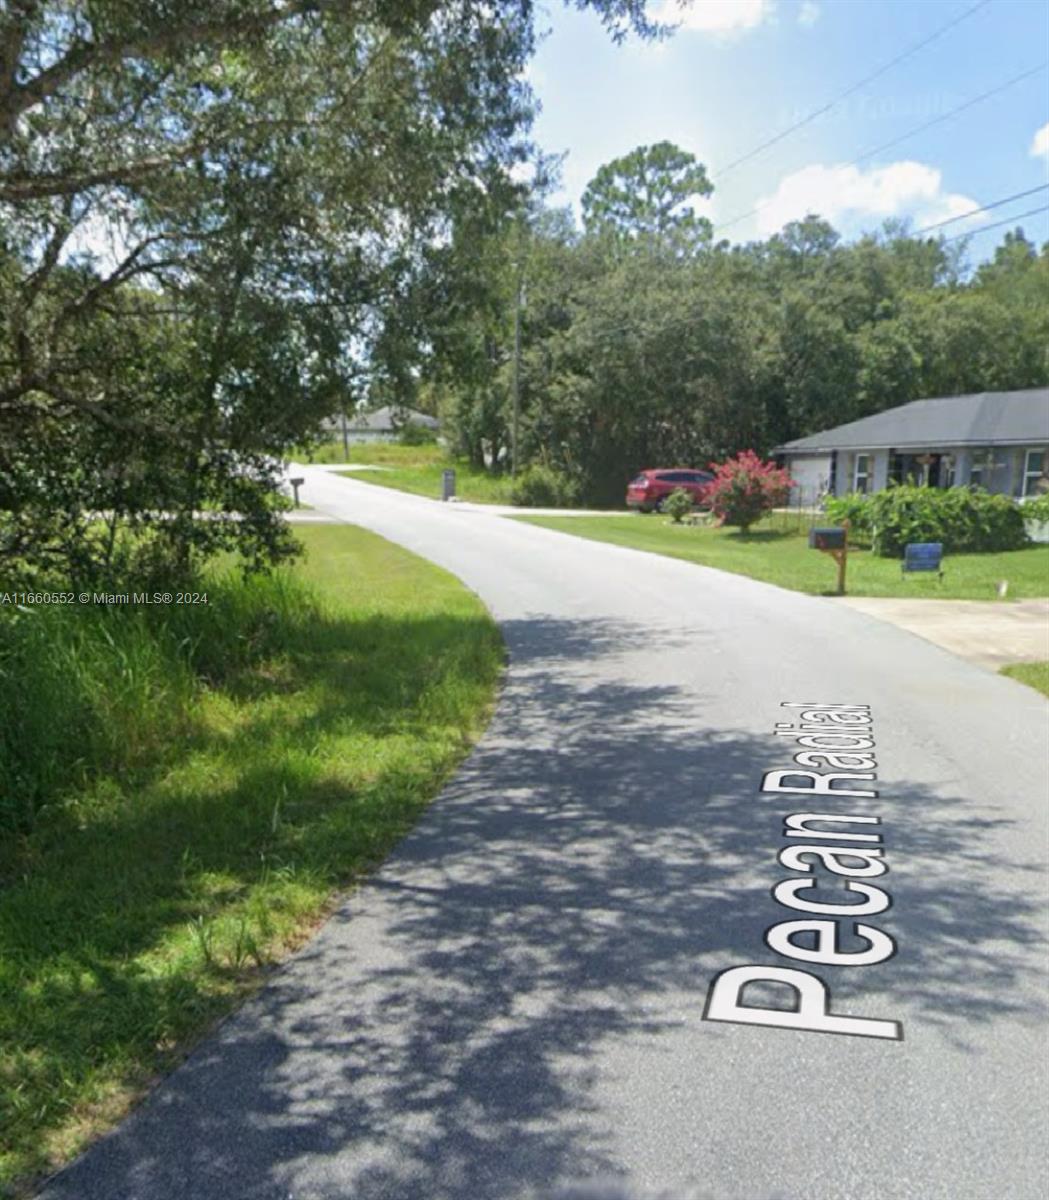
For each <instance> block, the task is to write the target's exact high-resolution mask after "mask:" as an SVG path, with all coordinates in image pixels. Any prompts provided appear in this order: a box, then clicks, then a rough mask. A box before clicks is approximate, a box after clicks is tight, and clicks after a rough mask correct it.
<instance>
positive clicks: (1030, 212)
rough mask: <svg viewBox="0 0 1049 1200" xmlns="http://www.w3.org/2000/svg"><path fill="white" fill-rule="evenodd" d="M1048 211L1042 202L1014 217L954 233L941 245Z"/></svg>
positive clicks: (1048, 207)
mask: <svg viewBox="0 0 1049 1200" xmlns="http://www.w3.org/2000/svg"><path fill="white" fill-rule="evenodd" d="M1044 212H1049V204H1043V205H1042V207H1041V208H1029V209H1028V210H1027V212H1022V213H1017V214H1016V216H1015V217H1008V218H1007V219H1006V220H1004V221H995V222H994V224H993V225H981V226H980V228H979V229H970V230H969V232H968V233H956V234H955V235H954V237H949V238H944V239H943V245H945V246H946V245H947V243H948V242H956V241H958V239H959V238H966V237H975V235H976V234H978V233H986V232H987V231H988V230H989V229H1000V228H1001V227H1002V226H1003V225H1011V224H1012V223H1013V222H1014V221H1019V220H1022V219H1023V218H1024V217H1033V216H1035V215H1036V214H1037V213H1044Z"/></svg>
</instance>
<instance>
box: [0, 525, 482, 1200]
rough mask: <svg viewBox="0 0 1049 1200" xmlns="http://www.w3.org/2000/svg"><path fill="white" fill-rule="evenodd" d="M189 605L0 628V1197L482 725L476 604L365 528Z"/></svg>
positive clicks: (224, 997)
mask: <svg viewBox="0 0 1049 1200" xmlns="http://www.w3.org/2000/svg"><path fill="white" fill-rule="evenodd" d="M298 533H299V536H300V537H301V539H302V541H303V542H304V544H305V545H306V547H307V552H308V554H307V557H306V559H305V561H304V562H302V563H301V564H299V565H297V566H296V567H294V568H291V569H289V570H285V571H282V572H280V573H279V574H278V575H277V576H276V577H274V578H271V579H262V580H257V581H254V582H250V583H249V584H247V585H245V584H243V583H242V582H241V581H240V579H239V577H230V578H226V579H221V580H212V581H211V584H210V585H209V588H208V599H209V603H208V605H207V606H206V607H196V608H187V609H173V610H164V611H155V610H132V609H119V610H115V611H114V610H105V609H80V610H70V609H63V610H57V611H56V610H39V609H38V610H35V611H33V612H32V613H14V614H8V613H5V614H4V615H3V619H2V621H0V786H2V789H3V790H2V793H0V794H2V795H3V797H4V798H5V800H6V804H7V807H6V808H5V809H4V810H2V811H0V1194H4V1193H6V1194H10V1195H21V1194H25V1193H26V1191H27V1189H28V1187H29V1185H30V1181H31V1180H32V1179H33V1177H34V1176H38V1175H39V1173H40V1172H41V1171H43V1170H46V1169H49V1168H51V1167H54V1166H55V1165H56V1164H58V1163H61V1162H62V1161H64V1160H66V1159H68V1158H69V1157H70V1156H71V1155H72V1154H74V1153H75V1152H76V1151H77V1150H79V1149H80V1148H81V1147H82V1146H83V1145H84V1144H85V1143H86V1142H87V1141H88V1140H90V1139H91V1137H93V1136H95V1135H96V1134H97V1133H98V1132H100V1131H101V1130H103V1129H104V1128H106V1127H107V1126H110V1125H112V1124H113V1123H114V1122H115V1121H116V1120H118V1119H119V1118H120V1117H121V1116H122V1115H123V1114H124V1113H125V1112H126V1110H127V1107H128V1105H129V1104H130V1103H131V1102H132V1101H133V1100H134V1098H135V1097H136V1096H137V1095H138V1094H140V1093H141V1091H142V1089H143V1088H144V1087H146V1086H147V1085H148V1084H149V1082H150V1081H151V1080H152V1079H154V1078H155V1077H156V1076H157V1074H158V1073H161V1072H164V1071H166V1070H167V1069H169V1068H170V1067H171V1066H172V1065H174V1064H175V1063H176V1062H177V1061H178V1060H179V1058H180V1057H181V1056H182V1055H183V1054H184V1053H185V1051H186V1050H187V1049H188V1048H189V1046H191V1045H192V1043H193V1042H194V1041H195V1040H196V1039H198V1038H199V1037H200V1036H201V1035H202V1034H203V1033H204V1032H205V1031H206V1030H207V1029H208V1028H209V1027H210V1026H212V1025H213V1023H214V1022H215V1020H216V1019H217V1018H218V1017H220V1016H221V1015H223V1014H224V1013H226V1012H228V1011H229V1010H230V1009H231V1008H232V1007H233V1006H235V1004H236V1003H238V1002H239V1001H240V1000H241V999H242V998H243V997H244V996H245V995H246V994H247V993H249V992H250V991H251V990H252V989H253V988H255V987H257V986H258V984H259V983H260V981H261V980H262V979H263V978H264V974H265V968H266V966H267V965H268V964H270V963H272V962H274V961H276V960H278V959H280V958H281V957H283V956H285V955H286V954H287V953H288V952H289V950H291V949H292V948H294V947H295V946H296V945H298V944H300V943H301V942H302V941H303V940H304V939H305V938H306V937H307V936H308V935H309V934H310V932H311V931H312V930H313V929H314V928H315V927H316V925H317V923H318V921H319V920H320V919H321V918H322V917H323V916H324V915H325V913H326V912H327V911H329V909H330V905H331V903H332V898H333V895H334V894H335V892H336V890H337V889H339V888H343V887H345V886H346V885H348V884H350V883H351V882H352V881H353V880H354V879H355V878H357V877H358V876H359V875H360V873H361V872H364V871H367V870H368V869H369V868H371V867H373V866H374V865H375V864H377V863H378V862H380V861H381V860H382V858H383V857H384V856H385V855H386V853H387V852H388V851H389V850H390V848H391V847H392V846H393V845H394V843H395V842H396V841H397V840H398V839H399V838H400V837H401V836H402V835H403V834H404V833H405V832H406V831H407V830H408V829H409V828H410V827H411V825H412V824H413V823H414V822H415V820H416V819H417V817H418V816H419V814H420V812H421V811H422V809H423V807H424V806H425V805H426V803H427V802H428V801H429V800H430V799H431V798H432V797H433V795H434V794H435V793H436V791H437V790H438V788H439V787H440V785H441V783H442V782H443V781H444V780H445V779H446V778H447V776H448V775H449V773H450V772H451V770H452V769H453V768H454V767H455V765H456V764H457V763H458V762H459V761H460V759H461V757H462V756H463V754H464V753H465V751H466V749H467V747H468V744H469V742H470V741H471V740H473V738H474V737H475V736H476V735H477V733H478V732H479V730H480V729H481V728H482V726H483V723H484V721H485V720H486V717H487V713H488V711H489V709H490V705H491V702H492V699H493V695H494V691H495V687H496V683H497V679H498V675H499V671H500V664H501V661H502V643H501V640H500V638H499V635H498V632H497V630H496V628H495V626H494V624H493V623H492V621H491V620H490V619H489V617H488V615H487V613H486V612H485V611H484V609H483V607H482V605H481V604H480V602H479V601H478V600H477V598H476V597H475V596H474V595H472V593H470V592H468V591H467V590H466V589H465V588H463V587H462V586H461V585H460V584H459V583H458V582H457V581H456V580H454V579H453V578H452V577H451V576H449V575H447V574H445V573H444V572H442V571H440V570H438V569H437V568H435V567H433V566H431V565H430V564H428V563H425V562H423V561H422V560H421V559H419V558H417V557H415V556H413V555H411V554H409V553H407V552H406V551H403V550H401V549H399V548H397V547H395V546H393V545H391V544H390V543H388V542H385V541H383V540H382V539H380V538H378V537H375V536H374V535H372V534H369V533H366V532H364V531H362V530H358V529H354V528H350V527H346V526H320V527H314V528H304V529H301V530H299V531H298Z"/></svg>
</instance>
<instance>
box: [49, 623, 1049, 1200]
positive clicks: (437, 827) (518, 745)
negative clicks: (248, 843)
mask: <svg viewBox="0 0 1049 1200" xmlns="http://www.w3.org/2000/svg"><path fill="white" fill-rule="evenodd" d="M504 632H505V634H506V637H507V642H508V645H509V646H510V649H511V657H512V662H513V668H512V670H511V672H510V675H509V677H508V680H507V686H506V688H505V690H504V694H503V696H502V699H501V702H500V705H499V709H498V711H497V713H496V715H495V718H494V720H493V723H492V726H491V727H490V729H489V730H488V732H487V734H486V735H485V737H484V738H483V739H482V741H481V742H480V743H479V744H478V746H477V747H476V748H475V750H474V752H473V753H472V754H471V756H470V757H469V759H468V760H467V761H466V763H465V764H464V766H463V767H462V768H461V770H460V771H459V773H458V774H457V776H456V778H455V779H454V781H453V782H452V783H451V784H450V786H448V787H447V788H446V789H445V791H444V793H443V794H442V796H441V798H440V799H439V800H438V801H437V802H436V803H435V804H434V806H433V807H432V808H431V809H430V810H429V812H428V813H427V815H426V817H425V818H424V820H423V821H422V822H421V824H420V825H419V826H418V827H417V828H416V830H415V831H414V832H413V833H412V834H410V835H409V836H408V837H407V838H406V839H405V841H404V842H402V843H401V845H400V846H399V847H398V849H397V851H396V852H395V854H394V855H393V856H392V857H391V859H390V860H389V861H388V862H387V864H386V866H385V867H384V868H383V869H382V870H381V871H380V872H378V873H377V874H376V875H375V876H374V877H373V878H372V879H371V880H370V881H369V882H368V883H367V884H366V885H364V887H363V888H362V889H361V890H360V891H359V892H358V893H356V894H355V895H353V896H351V897H350V898H349V899H348V900H347V902H346V903H345V904H344V906H343V907H342V908H341V909H340V910H339V912H338V913H337V914H336V915H335V916H334V917H333V919H332V920H331V921H330V922H329V924H328V925H327V927H326V928H325V930H324V931H323V933H322V934H321V935H320V936H319V937H318V938H317V939H316V940H315V941H314V942H313V943H311V945H310V946H309V947H307V948H306V950H305V951H303V952H302V953H301V954H300V955H299V956H298V957H297V958H296V960H295V961H294V962H293V963H291V964H290V965H289V966H288V967H287V968H286V969H285V970H283V971H282V972H281V973H280V974H279V975H278V976H277V977H276V978H275V979H274V980H273V981H272V983H271V984H270V986H269V987H268V988H267V989H266V990H265V991H264V992H263V993H262V994H261V995H260V996H259V997H257V998H256V999H255V1000H254V1001H252V1002H251V1003H250V1004H249V1005H248V1006H247V1007H246V1008H245V1009H244V1010H243V1011H242V1012H241V1013H240V1014H239V1015H238V1016H237V1017H236V1018H234V1019H233V1020H231V1021H230V1022H228V1023H227V1024H226V1026H225V1027H224V1028H223V1029H222V1030H221V1031H220V1034H219V1036H218V1037H217V1038H215V1039H213V1040H212V1041H210V1042H208V1043H207V1044H206V1045H204V1046H202V1047H201V1048H200V1049H199V1050H198V1051H197V1052H196V1053H195V1054H194V1055H193V1056H192V1058H191V1059H190V1060H189V1061H188V1062H187V1063H186V1064H185V1066H184V1067H183V1068H182V1069H181V1070H179V1071H178V1072H177V1073H176V1074H175V1075H173V1076H172V1077H171V1078H170V1079H169V1080H167V1081H166V1082H165V1083H164V1084H163V1085H162V1087H161V1088H159V1089H158V1090H157V1092H156V1093H155V1094H154V1095H153V1096H152V1097H151V1099H150V1100H149V1101H148V1102H147V1103H146V1104H145V1105H144V1106H143V1107H142V1109H141V1110H140V1111H139V1112H138V1113H137V1114H136V1116H135V1117H134V1118H133V1119H132V1120H131V1121H130V1122H129V1123H128V1124H127V1125H126V1126H125V1127H124V1128H123V1129H122V1130H121V1131H119V1132H118V1133H117V1134H116V1135H115V1136H113V1137H111V1138H110V1139H108V1140H107V1141H105V1142H104V1143H102V1144H100V1145H99V1146H98V1147H97V1148H96V1149H95V1151H94V1152H92V1153H91V1154H90V1155H88V1156H87V1157H86V1158H85V1159H83V1160H81V1161H80V1162H79V1163H78V1164H75V1165H74V1167H73V1168H72V1169H71V1170H70V1171H68V1172H66V1173H65V1174H64V1175H63V1176H60V1177H58V1179H56V1180H55V1181H54V1183H53V1185H52V1187H51V1188H50V1189H49V1190H48V1191H47V1192H46V1195H47V1197H48V1198H49V1200H58V1198H59V1197H62V1198H70V1200H71V1198H72V1197H76V1198H77V1200H92V1198H94V1197H103V1196H104V1197H107V1198H110V1197H115V1196H121V1197H123V1196H128V1197H132V1196H133V1197H135V1198H136V1200H152V1198H154V1197H155V1198H157V1200H160V1198H161V1197H163V1200H181V1198H183V1197H185V1198H187V1200H188V1198H190V1197H192V1198H193V1200H205V1198H207V1197H211V1196H215V1197H217V1196H223V1197H241V1196H243V1197H249V1196H250V1197H257V1198H260V1200H268V1198H270V1197H272V1198H277V1197H280V1198H281V1200H286V1198H288V1197H292V1196H293V1197H295V1200H306V1198H309V1200H319V1198H322V1197H323V1198H326V1200H327V1198H332V1200H334V1198H335V1197H349V1196H352V1197H353V1198H354V1200H379V1198H380V1197H396V1198H397V1200H416V1198H418V1200H441V1198H449V1200H451V1198H455V1200H458V1198H460V1197H461V1198H464V1200H466V1198H469V1200H474V1198H476V1200H482V1198H492V1200H495V1198H497V1197H500V1198H501V1197H508V1196H524V1195H536V1196H550V1195H555V1194H557V1188H559V1187H561V1186H562V1185H564V1184H565V1183H566V1182H567V1181H571V1180H578V1179H588V1178H589V1179H594V1178H602V1179H607V1180H611V1181H613V1182H614V1181H616V1180H624V1179H626V1177H627V1172H626V1169H625V1167H624V1165H623V1163H622V1162H621V1161H620V1158H619V1154H618V1148H617V1146H618V1141H619V1140H620V1138H621V1134H622V1131H621V1130H616V1129H614V1128H612V1127H611V1126H610V1125H608V1124H606V1123H605V1122H606V1121H607V1113H606V1112H604V1111H603V1109H602V1106H601V1103H600V1097H601V1096H602V1095H607V1092H603V1091H602V1089H603V1088H605V1087H606V1086H607V1084H608V1081H607V1080H606V1079H604V1078H603V1077H602V1072H603V1071H606V1070H607V1069H608V1063H609V1062H610V1061H612V1062H614V1061H615V1058H614V1056H612V1057H611V1058H610V1056H609V1053H608V1052H609V1050H610V1049H611V1048H614V1047H616V1046H617V1045H618V1046H619V1047H627V1048H637V1047H651V1046H653V1045H654V1044H656V1043H657V1042H658V1039H659V1038H660V1037H661V1036H662V1035H666V1034H671V1033H674V1032H678V1033H680V1031H681V1030H683V1029H685V1030H691V1032H692V1040H691V1041H690V1042H689V1047H690V1049H689V1053H690V1054H692V1055H694V1066H695V1073H696V1077H697V1079H700V1080H702V1079H703V1077H704V1066H705V1057H706V1056H707V1055H708V1054H711V1053H712V1048H713V1047H714V1046H716V1045H717V1044H718V1043H719V1039H721V1038H724V1037H728V1036H730V1035H733V1034H740V1035H744V1036H747V1037H751V1036H756V1037H760V1036H763V1035H762V1034H761V1033H760V1032H759V1031H757V1030H753V1029H742V1028H740V1027H732V1028H731V1029H727V1028H726V1027H724V1026H715V1025H713V1024H709V1023H703V1022H702V1021H701V1013H702V1009H703V1003H704V1000H705V996H706V991H707V987H708V985H709V982H710V980H711V979H712V977H713V976H714V974H715V973H716V972H717V971H719V970H721V969H723V968H725V967H728V966H733V965H740V964H742V963H745V962H765V963H777V964H778V965H783V963H782V961H781V960H780V959H779V958H778V956H777V955H775V954H773V953H772V952H771V951H770V950H769V949H768V948H767V947H766V946H765V945H764V942H763V936H764V932H765V930H766V929H767V928H768V926H769V925H771V924H773V923H775V922H776V921H779V920H783V919H786V918H787V916H788V915H789V914H787V913H786V912H785V910H784V909H782V908H781V907H779V906H778V905H777V904H776V903H775V902H774V901H773V900H772V898H771V897H770V894H769V888H770V887H771V886H772V884H774V883H775V882H777V881H778V880H780V879H782V878H785V877H787V876H788V875H789V874H790V872H788V871H787V870H786V869H785V868H783V867H782V866H780V865H779V864H778V863H777V861H776V854H777V852H778V851H779V849H781V848H782V846H783V845H784V842H783V840H782V836H781V834H782V821H783V816H784V814H785V813H787V812H792V811H800V810H803V809H804V808H805V807H806V805H805V804H804V801H803V800H799V799H798V798H795V797H789V796H776V797H769V796H767V795H766V796H762V795H761V794H760V793H759V791H758V789H759V787H760V781H761V775H762V772H763V770H765V769H768V768H769V767H771V766H776V765H787V763H788V762H789V758H788V757H787V756H786V755H785V754H784V753H783V750H782V748H781V747H776V746H774V745H772V744H771V742H772V739H771V737H769V736H764V737H754V736H751V735H748V734H744V733H740V732H738V731H733V730H728V729H725V730H722V731H720V732H716V731H715V732H710V731H709V730H708V731H705V732H702V733H700V732H697V730H698V729H699V728H700V725H697V720H696V718H697V716H698V717H700V718H701V724H706V725H707V726H709V724H710V721H709V716H710V709H709V708H708V707H707V706H709V705H710V704H712V703H713V702H712V701H711V700H710V699H708V698H705V697H704V694H703V692H702V690H699V689H697V690H688V689H686V688H683V687H673V686H666V687H664V686H661V685H660V684H659V683H658V682H655V683H654V682H645V681H644V680H643V679H640V678H639V679H637V680H636V681H633V682H631V662H632V659H633V656H635V655H637V654H639V653H641V652H643V651H644V650H645V649H646V647H650V646H651V645H652V639H653V637H659V636H662V635H660V634H659V632H658V631H657V632H656V633H653V631H652V629H651V627H649V626H645V627H644V628H643V629H642V628H641V627H640V626H632V625H630V624H628V623H623V624H618V623H616V622H595V621H590V620H579V621H555V620H537V621H519V622H509V623H507V625H506V626H504ZM665 636H666V638H667V639H668V643H669V644H670V645H671V646H673V645H674V644H675V643H674V639H675V638H677V637H680V631H675V630H673V629H668V630H667V631H666V633H665ZM603 658H611V659H616V658H619V659H621V660H622V670H621V672H620V676H619V680H620V681H619V682H616V683H608V682H604V683H602V684H596V683H594V682H593V681H592V679H591V677H590V676H589V675H588V673H587V671H585V670H582V669H580V670H576V669H574V668H575V667H578V666H579V665H580V664H585V663H592V662H593V661H595V660H598V659H603ZM778 701H779V698H775V697H770V699H769V721H770V726H771V722H772V721H773V720H774V719H776V718H775V716H774V715H773V714H776V713H777V712H778V711H779V710H778V709H777V707H776V706H777V704H778ZM875 719H877V714H875ZM777 755H778V757H777ZM880 786H881V788H882V794H881V796H880V798H879V799H878V800H857V799H850V800H847V801H844V802H839V804H838V805H837V810H838V811H843V812H856V813H869V814H876V815H878V816H879V817H880V818H881V820H882V823H883V829H884V835H885V839H886V852H887V857H888V861H889V862H890V863H891V864H892V868H893V871H892V874H890V875H889V876H888V877H887V880H886V887H887V888H888V889H889V890H890V891H892V893H893V896H894V907H893V909H892V910H891V911H890V912H889V913H887V914H884V916H883V917H881V918H878V920H877V922H876V923H878V924H879V925H880V926H881V927H884V928H885V929H886V930H887V931H888V932H890V933H891V934H892V936H893V937H894V938H895V939H896V940H897V943H898V945H899V953H898V954H897V955H896V956H895V957H894V958H893V959H892V960H891V961H889V962H886V963H884V964H880V965H879V966H875V967H870V968H864V969H855V968H827V969H826V970H825V971H823V972H821V974H823V975H825V976H826V978H828V980H829V981H830V982H831V984H832V988H833V993H834V1007H835V1011H837V1012H843V1013H855V1014H857V1015H870V1016H883V1015H884V1016H888V1017H892V1016H897V1015H900V1014H899V1012H898V1006H899V1003H900V1000H901V997H902V998H905V1001H906V1006H907V1020H908V1021H909V1022H911V1023H916V1024H917V1025H918V1026H920V1027H921V1033H922V1036H923V1037H925V1038H929V1037H941V1038H943V1039H946V1041H947V1042H948V1043H949V1044H950V1046H952V1047H953V1048H954V1049H956V1050H957V1049H958V1048H961V1049H963V1050H964V1051H965V1052H966V1053H969V1052H972V1053H975V1052H976V1051H977V1049H978V1045H979V1039H980V1037H981V1035H982V1030H983V1029H984V1028H985V1027H986V1026H989V1025H991V1024H993V1023H995V1022H998V1021H1001V1020H1003V1019H1008V1020H1010V1021H1017V1022H1023V1023H1025V1024H1026V1023H1029V1024H1031V1025H1032V1027H1033V1026H1034V1025H1035V1024H1037V1023H1038V1022H1039V1021H1040V1020H1041V1019H1043V1016H1044V1014H1043V1013H1042V1011H1041V1006H1040V1005H1039V1004H1038V1003H1035V1002H1033V1001H1032V1000H1031V999H1030V997H1031V995H1032V994H1037V983H1036V980H1037V975H1038V971H1039V962H1040V958H1041V955H1042V952H1043V949H1044V941H1043V931H1042V929H1041V927H1040V906H1039V903H1038V898H1037V893H1038V889H1037V888H1036V887H1030V886H1028V882H1029V880H1030V882H1034V881H1035V879H1036V878H1037V876H1034V875H1033V874H1031V873H1033V872H1036V871H1039V868H1038V867H1037V866H1036V865H1035V864H1034V863H1033V862H1032V863H1030V864H1024V863H1018V862H1016V861H1015V860H1014V858H1013V857H1012V856H1010V855H1009V854H1008V853H1007V852H1006V850H1005V849H1003V846H1002V839H1003V838H1004V837H1005V836H1006V835H1007V834H1008V832H1009V829H1010V826H1011V825H1012V818H1011V817H1010V816H1009V815H1008V814H1007V813H1005V812H995V811H991V810H988V808H987V807H986V805H982V806H981V807H980V808H977V807H976V804H975V802H974V801H973V800H972V799H971V798H964V797H955V796H950V795H947V794H941V793H940V792H934V791H933V790H931V789H929V788H926V787H922V786H917V785H913V784H908V783H906V782H905V781H900V780H887V779H883V780H882V781H881V783H880ZM1003 868H1008V871H1009V873H1006V871H1005V870H1004V869H1003ZM910 1032H911V1031H910V1030H909V1031H908V1036H910ZM775 1036H777V1037H780V1038H784V1039H796V1040H797V1046H798V1052H799V1055H802V1054H803V1053H804V1050H805V1048H806V1046H807V1043H806V1042H805V1039H813V1038H818V1037H819V1035H815V1034H806V1033H798V1032H791V1031H786V1030H781V1031H777V1033H776V1035H775ZM819 1040H820V1050H819V1052H820V1053H822V1054H838V1055H847V1054H849V1053H850V1051H849V1050H847V1049H845V1048H844V1047H843V1045H842V1044H843V1043H849V1044H850V1045H851V1047H852V1049H851V1053H852V1054H853V1055H854V1058H853V1059H849V1060H847V1059H844V1058H843V1059H842V1062H849V1063H853V1062H859V1063H861V1064H862V1069H863V1070H864V1071H869V1072H871V1074H872V1075H873V1074H875V1073H877V1072H878V1071H880V1070H881V1069H882V1063H883V1061H885V1060H883V1059H882V1058H879V1057H878V1056H881V1055H890V1054H894V1053H896V1054H899V1053H901V1052H902V1050H901V1047H900V1046H899V1045H898V1044H897V1043H870V1042H866V1041H865V1040H864V1039H849V1038H822V1039H819ZM827 1043H831V1044H832V1045H831V1046H828V1045H827ZM741 1044H743V1045H744V1047H745V1046H746V1043H741ZM624 1069H625V1068H624ZM668 1069H669V1068H668ZM694 1194H695V1195H696V1196H704V1195H707V1194H708V1193H706V1192H704V1189H703V1186H702V1178H701V1177H697V1180H696V1186H695V1192H694ZM776 1194H777V1193H776V1191H775V1188H774V1187H772V1186H770V1188H769V1191H768V1192H767V1193H766V1195H765V1196H763V1197H761V1200H770V1198H771V1197H773V1196H775V1195H776ZM754 1200H758V1197H755V1198H754Z"/></svg>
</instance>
